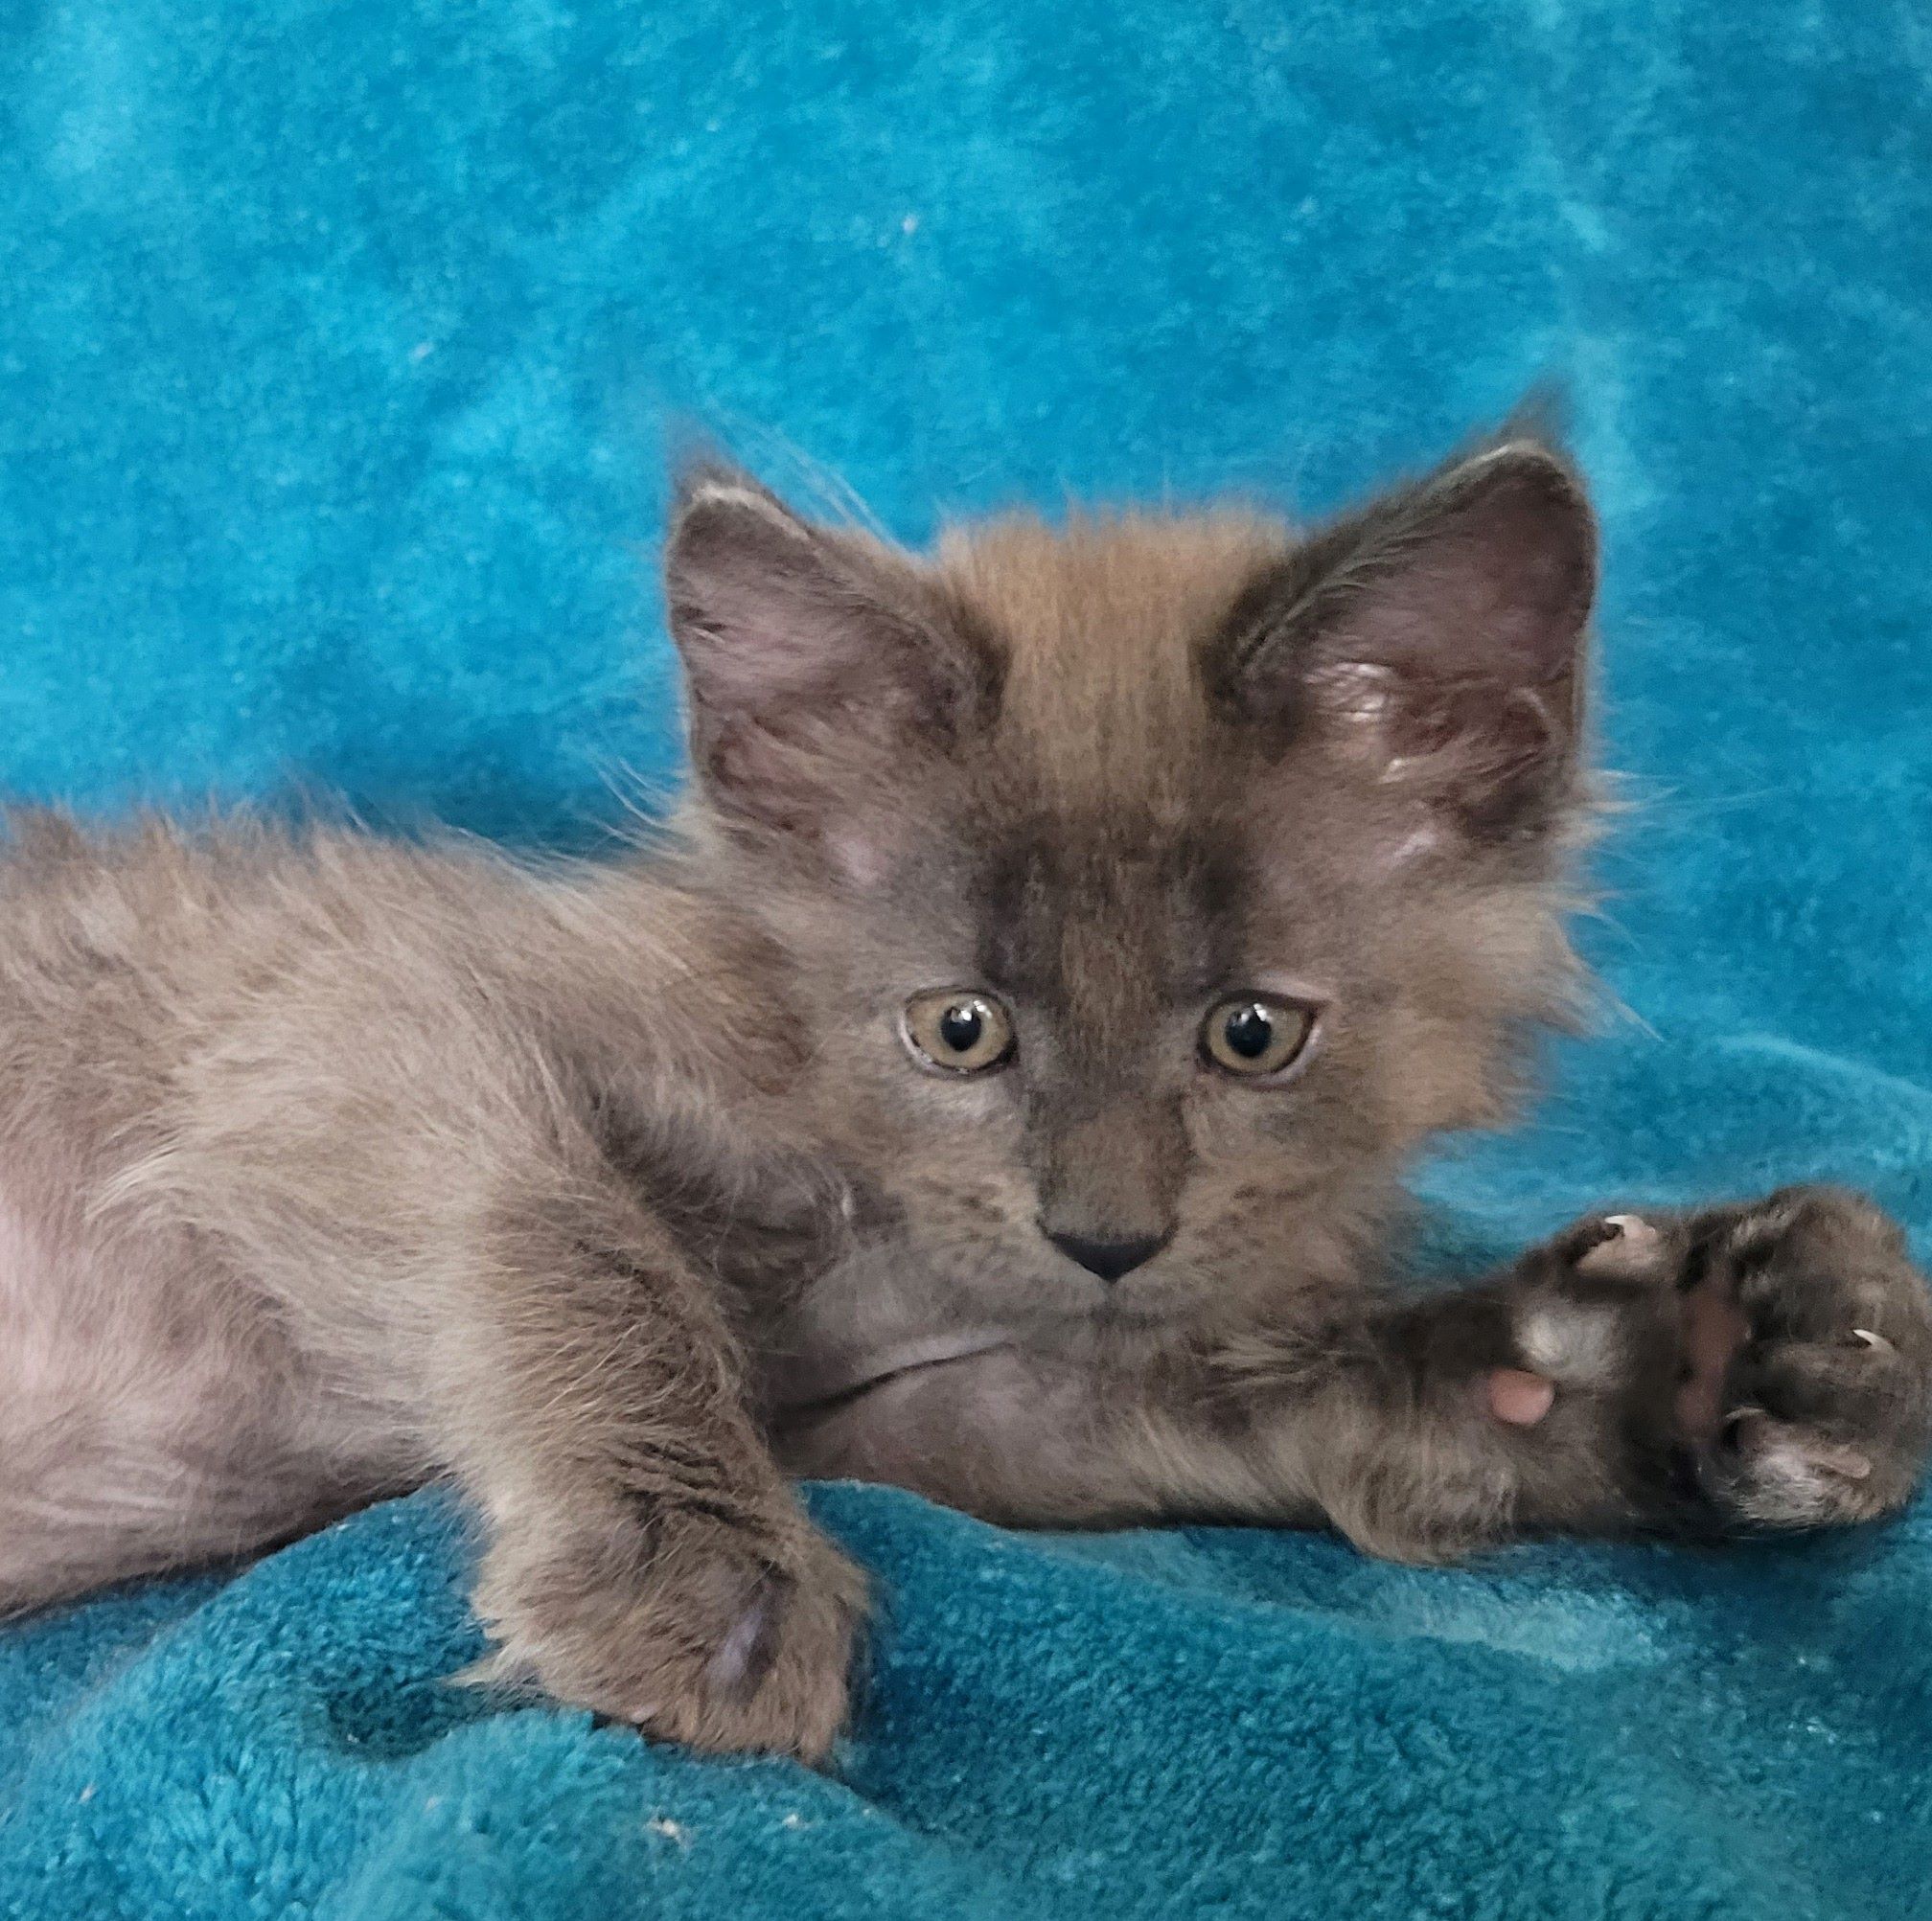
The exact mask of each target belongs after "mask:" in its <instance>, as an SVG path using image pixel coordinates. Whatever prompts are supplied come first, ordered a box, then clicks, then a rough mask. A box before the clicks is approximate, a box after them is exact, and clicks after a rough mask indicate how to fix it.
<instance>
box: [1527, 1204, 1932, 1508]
mask: <svg viewBox="0 0 1932 1921" xmlns="http://www.w3.org/2000/svg"><path fill="white" fill-rule="evenodd" d="M1531 1266H1532V1272H1533V1274H1534V1279H1533V1280H1532V1283H1531V1285H1530V1288H1529V1289H1528V1290H1527V1292H1526V1295H1525V1306H1524V1309H1523V1310H1522V1312H1521V1313H1520V1314H1519V1317H1518V1326H1517V1339H1518V1345H1519V1348H1520V1349H1521V1351H1522V1353H1523V1357H1524V1360H1525V1362H1526V1364H1527V1365H1528V1366H1529V1367H1530V1368H1532V1369H1534V1370H1536V1371H1537V1372H1538V1373H1539V1374H1542V1375H1544V1376H1546V1377H1547V1378H1549V1379H1551V1380H1552V1381H1553V1382H1554V1383H1555V1384H1556V1387H1557V1400H1558V1403H1559V1405H1560V1403H1561V1400H1562V1398H1563V1395H1564V1392H1565V1387H1566V1383H1567V1384H1570V1385H1572V1386H1574V1387H1575V1388H1576V1389H1580V1390H1583V1391H1585V1392H1589V1391H1593V1390H1594V1391H1595V1392H1597V1393H1599V1394H1602V1393H1606V1392H1607V1393H1610V1394H1613V1395H1614V1396H1615V1398H1616V1400H1617V1401H1618V1402H1619V1404H1620V1405H1621V1406H1622V1409H1623V1412H1624V1416H1625V1418H1626V1420H1627V1421H1628V1422H1629V1423H1630V1425H1631V1427H1632V1428H1633V1429H1634V1430H1635V1431H1637V1432H1638V1433H1640V1434H1642V1435H1645V1436H1646V1437H1647V1438H1648V1439H1649V1441H1650V1442H1651V1444H1652V1446H1653V1447H1654V1448H1656V1449H1658V1450H1660V1451H1661V1452H1664V1453H1667V1454H1668V1456H1669V1457H1670V1458H1672V1459H1674V1461H1675V1462H1676V1463H1678V1464H1679V1466H1680V1468H1681V1469H1682V1470H1684V1471H1685V1473H1684V1475H1683V1476H1682V1478H1683V1479H1685V1480H1686V1481H1688V1485H1689V1488H1690V1490H1691V1492H1692V1494H1693V1497H1694V1498H1695V1500H1696V1501H1697V1502H1698V1503H1700V1504H1702V1505H1703V1506H1704V1507H1705V1508H1706V1510H1707V1511H1708V1512H1709V1513H1710V1514H1711V1515H1713V1516H1714V1518H1715V1519H1717V1520H1718V1521H1720V1522H1722V1523H1723V1524H1725V1525H1727V1526H1730V1527H1736V1528H1754V1527H1762V1528H1793V1527H1818V1526H1829V1525H1834V1524H1839V1523H1843V1522H1847V1521H1869V1520H1874V1519H1875V1518H1877V1517H1878V1516H1880V1515H1884V1514H1888V1513H1891V1512H1893V1511H1895V1510H1896V1509H1898V1508H1899V1507H1901V1506H1903V1505H1904V1503H1905V1502H1906V1500H1907V1499H1909V1498H1910V1497H1911V1495H1912V1492H1913V1490H1914V1488H1915V1487H1916V1486H1917V1484H1918V1481H1919V1477H1920V1475H1921V1472H1922V1470H1923V1467H1924V1464H1925V1460H1926V1456H1927V1452H1928V1448H1932V1296H1928V1292H1927V1287H1926V1282H1925V1279H1924V1277H1923V1276H1922V1275H1921V1273H1920V1272H1919V1270H1918V1269H1916V1268H1915V1267H1914V1266H1913V1265H1912V1262H1911V1259H1910V1257H1909V1255H1908V1254H1907V1252H1906V1250H1905V1244H1904V1238H1903V1236H1902V1235H1901V1234H1900V1232H1899V1230H1898V1226H1897V1224H1896V1223H1894V1222H1892V1221H1891V1220H1890V1219H1889V1218H1888V1217H1887V1216H1886V1215H1885V1214H1884V1213H1882V1212H1881V1211H1880V1210H1879V1209H1878V1208H1877V1207H1876V1206H1875V1205H1874V1204H1873V1203H1872V1202H1871V1201H1867V1200H1866V1199H1864V1198H1863V1197H1862V1196H1860V1195H1857V1194H1852V1193H1850V1192H1848V1191H1846V1190H1844V1189H1842V1188H1834V1187H1792V1188H1785V1189H1783V1190H1781V1191H1780V1192H1779V1193H1776V1194H1773V1195H1771V1196H1770V1197H1769V1198H1767V1199H1766V1200H1763V1201H1754V1202H1751V1203H1748V1204H1746V1205H1744V1206H1737V1207H1724V1208H1714V1209H1711V1210H1708V1211H1705V1212H1703V1213H1699V1214H1691V1215H1683V1216H1664V1215H1654V1216H1651V1215H1646V1216H1637V1215H1625V1216H1613V1217H1602V1218H1599V1220H1597V1221H1594V1222H1585V1223H1579V1224H1578V1225H1577V1226H1576V1227H1575V1228H1573V1229H1571V1230H1570V1231H1569V1232H1568V1234H1566V1235H1564V1236H1560V1237H1559V1238H1558V1239H1557V1241H1555V1242H1554V1243H1553V1244H1552V1245H1551V1246H1550V1247H1549V1248H1547V1249H1545V1250H1543V1251H1542V1252H1541V1253H1540V1254H1539V1255H1538V1256H1534V1257H1532V1259H1531Z"/></svg>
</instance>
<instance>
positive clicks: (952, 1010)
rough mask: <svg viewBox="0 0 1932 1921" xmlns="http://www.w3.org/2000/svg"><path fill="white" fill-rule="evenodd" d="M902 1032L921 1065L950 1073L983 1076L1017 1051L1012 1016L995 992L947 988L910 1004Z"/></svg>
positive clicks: (903, 1020) (936, 990)
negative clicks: (993, 994) (1014, 1042)
mask: <svg viewBox="0 0 1932 1921" xmlns="http://www.w3.org/2000/svg"><path fill="white" fill-rule="evenodd" d="M900 1033H901V1034H902V1035H903V1036H904V1038H905V1041H906V1044H907V1046H908V1047H909V1048H910V1049H911V1050H912V1055H913V1058H914V1059H915V1060H916V1061H918V1063H920V1065H921V1066H925V1067H937V1068H938V1069H939V1070H940V1071H941V1072H942V1073H946V1074H983V1073H984V1072H985V1071H986V1070H987V1069H988V1068H989V1067H1000V1066H1003V1065H1004V1064H1005V1063H1006V1061H1007V1060H1008V1058H1009V1057H1010V1056H1011V1054H1012V1052H1013V1020H1012V1017H1011V1016H1010V1015H1009V1014H1008V1013H1007V1012H1006V1010H1005V1009H1004V1008H1003V1007H1001V1006H1000V1003H999V1002H998V1001H997V1000H995V999H994V998H993V996H992V995H990V994H978V993H976V992H974V990H973V989H971V988H957V987H942V988H937V989H934V990H933V991H932V992H931V994H915V995H913V996H912V998H911V999H910V1000H908V1002H907V1003H906V1012H905V1014H904V1015H903V1016H902V1017H901V1019H900Z"/></svg>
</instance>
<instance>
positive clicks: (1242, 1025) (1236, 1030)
mask: <svg viewBox="0 0 1932 1921" xmlns="http://www.w3.org/2000/svg"><path fill="white" fill-rule="evenodd" d="M1221 1032H1222V1034H1223V1036H1224V1037H1225V1038H1226V1040H1227V1042H1228V1044H1229V1046H1230V1047H1231V1048H1233V1050H1234V1051H1235V1053H1237V1054H1238V1055H1240V1057H1241V1058H1242V1060H1244V1061H1258V1060H1259V1059H1260V1058H1261V1057H1262V1055H1264V1054H1265V1053H1267V1051H1268V1047H1269V1043H1270V1042H1271V1041H1273V1040H1274V1039H1275V1023H1274V1022H1273V1021H1272V1020H1270V1019H1269V1018H1268V1013H1267V1010H1266V1009H1265V1008H1260V1007H1244V1008H1242V1009H1241V1011H1240V1012H1239V1013H1238V1014H1230V1016H1229V1017H1228V1024H1227V1026H1226V1027H1224V1028H1223V1029H1222V1030H1221Z"/></svg>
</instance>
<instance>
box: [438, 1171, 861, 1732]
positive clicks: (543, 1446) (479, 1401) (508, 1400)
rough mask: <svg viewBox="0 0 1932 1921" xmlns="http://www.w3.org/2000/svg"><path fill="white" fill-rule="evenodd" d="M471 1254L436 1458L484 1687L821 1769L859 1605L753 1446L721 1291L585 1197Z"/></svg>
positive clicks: (444, 1346) (849, 1582)
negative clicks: (514, 1685) (480, 1622)
mask: <svg viewBox="0 0 1932 1921" xmlns="http://www.w3.org/2000/svg"><path fill="white" fill-rule="evenodd" d="M475 1240H476V1244H477V1245H475V1246H472V1248H470V1249H468V1250H467V1252H468V1256H469V1261H470V1271H469V1274H468V1277H467V1279H466V1284H465V1285H466V1292H467V1294H468V1296H469V1298H468V1299H467V1300H466V1302H465V1303H464V1307H463V1311H462V1312H461V1313H459V1314H456V1315H448V1316H443V1317H441V1324H440V1325H439V1327H438V1328H437V1330H436V1333H435V1337H434V1338H435V1343H436V1359H435V1362H434V1366H433V1373H434V1377H435V1381H434V1388H433V1406H432V1410H431V1425H432V1429H433V1432H432V1436H431V1439H432V1442H433V1444H434V1445H435V1447H436V1449H437V1451H438V1452H440V1454H441V1455H442V1457H443V1458H444V1459H445V1461H446V1462H447V1463H448V1465H449V1467H450V1468H452V1469H453V1470H454V1472H455V1473H456V1474H457V1475H458V1476H459V1477H460V1478H461V1479H462V1480H463V1482H464V1483H465V1484H466V1485H467V1486H468V1488H469V1489H470V1491H471V1492H472V1496H473V1497H474V1498H475V1499H476V1501H477V1503H478V1505H479V1506H480V1507H481V1508H482V1510H483V1513H484V1515H485V1517H486V1519H487V1521H488V1524H489V1544H488V1546H487V1549H486V1552H485V1555H484V1559H483V1565H482V1568H481V1572H480V1576H479V1580H478V1585H477V1590H476V1596H475V1599H476V1607H477V1611H478V1612H479V1613H480V1614H481V1615H482V1617H483V1618H484V1620H485V1621H486V1622H487V1623H488V1624H489V1626H490V1629H491V1633H492V1635H493V1637H494V1638H495V1641H496V1643H497V1649H496V1653H495V1656H494V1657H493V1658H492V1659H491V1660H490V1661H489V1662H487V1663H485V1664H484V1665H483V1667H482V1668H481V1669H480V1670H479V1677H480V1678H482V1679H488V1680H502V1681H516V1680H522V1679H530V1680H534V1681H538V1682H540V1684H541V1685H542V1686H543V1687H544V1688H545V1689H547V1690H548V1691H549V1692H550V1693H551V1694H553V1695H555V1696H557V1697H559V1698H560V1699H562V1700H563V1701H565V1702H569V1703H572V1704H577V1705H579V1706H585V1707H590V1708H593V1709H596V1710H597V1711H598V1712H600V1713H604V1714H608V1715H610V1716H612V1717H614V1718H616V1719H619V1720H623V1721H626V1722H631V1723H633V1724H634V1725H636V1726H638V1727H642V1728H644V1729H645V1730H646V1731H647V1732H650V1733H653V1734H657V1735H661V1736H664V1737H666V1738H669V1739H673V1740H678V1741H681V1742H685V1743H688V1744H690V1745H692V1746H695V1747H699V1748H703V1749H722V1750H743V1749H752V1750H769V1751H774V1752H780V1753H791V1754H796V1755H799V1756H802V1757H804V1758H806V1759H808V1760H809V1759H816V1758H817V1757H818V1756H820V1755H821V1754H822V1753H823V1752H824V1751H825V1749H827V1747H828V1746H829V1745H830V1743H831V1741H832V1738H833V1736H834V1735H835V1734H836V1733H837V1732H838V1729H839V1725H840V1724H841V1722H842V1721H843V1719H844V1715H845V1707H846V1689H847V1666H848V1662H849V1659H850V1654H851V1646H852V1640H853V1636H854V1634H855V1631H856V1629H857V1626H858V1623H859V1621H860V1619H861V1616H862V1612H863V1585H864V1584H863V1580H862V1576H861V1575H860V1573H859V1571H858V1569H857V1568H855V1567H853V1566H852V1565H851V1563H850V1562H848V1561H847V1560H846V1559H845V1558H844V1557H843V1556H842V1555H841V1554H839V1551H838V1550H837V1549H836V1548H835V1547H834V1546H833V1545H832V1544H831V1543H829V1542H828V1541H826V1540H825V1539H824V1537H823V1536H822V1535H820V1534H819V1533H818V1532H817V1531H816V1529H815V1528H814V1527H813V1526H812V1524H811V1523H810V1521H808V1520H807V1519H806V1518H805V1516H804V1514H803V1513H802V1511H801V1510H800V1508H799V1507H798V1504H797V1502H796V1499H795V1498H794V1496H793V1493H792V1491H791V1489H790V1487H789V1486H788V1485H787V1483H786V1482H785V1480H784V1478H783V1477H782V1475H780V1473H779V1471H778V1469H777V1467H776V1465H775V1464H774V1462H773V1461H772V1459H771V1456H770V1452H769V1450H768V1448H767V1446H766V1444H765V1443H764V1441H763V1439H762V1438H761V1437H760V1435H759V1434H758V1433H757V1431H756V1429H755V1428H754V1426H753V1423H752V1421H751V1419H750V1417H749V1415H748V1412H747V1403H746V1394H745V1384H744V1377H743V1373H742V1370H741V1367H740V1363H739V1360H738V1356H737V1353H736V1350H735V1347H734V1344H733V1342H732V1339H731V1338H730V1334H729V1331H728V1329H727V1328H726V1326H725V1324H724V1317H723V1315H722V1312H721V1310H720V1306H719V1302H718V1299H717V1296H716V1294H715V1292H714V1291H713V1290H712V1289H711V1288H710V1286H709V1285H708V1284H707V1283H706V1282H705V1280H704V1279H703V1278H702V1277H701V1276H700V1275H698V1274H695V1273H694V1272H692V1271H691V1270H690V1269H688V1268H687V1266H686V1265H685V1263H684V1261H683V1260H682V1259H681V1257H680V1256H679V1255H678V1251H677V1249H676V1248H675V1246H673V1245H672V1244H671V1242H670V1241H669V1239H668V1237H666V1236H664V1235H663V1234H662V1233H660V1232H659V1231H658V1230H657V1229H656V1228H655V1223H652V1222H651V1221H650V1220H649V1219H648V1218H646V1217H644V1216H642V1215H641V1214H639V1213H638V1212H636V1210H635V1209H634V1208H633V1207H632V1205H631V1203H630V1202H629V1201H628V1198H627V1197H624V1196H622V1195H621V1194H619V1193H615V1192H612V1193H609V1194H605V1195H598V1196H595V1197H594V1198H593V1197H591V1196H586V1192H585V1190H584V1184H583V1182H582V1181H581V1180H579V1181H574V1182H566V1181H562V1180H560V1181H558V1182H557V1183H554V1184H545V1183H542V1182H540V1181H537V1182H533V1183H532V1184H531V1185H530V1186H528V1187H526V1188H522V1189H520V1190H519V1191H517V1192H513V1193H504V1194H502V1195H500V1196H498V1197H497V1198H496V1201H495V1204H494V1206H493V1208H492V1210H491V1218H490V1220H489V1221H488V1222H487V1223H483V1224H482V1225H481V1226H480V1227H479V1229H478V1231H477V1233H476V1235H475Z"/></svg>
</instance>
